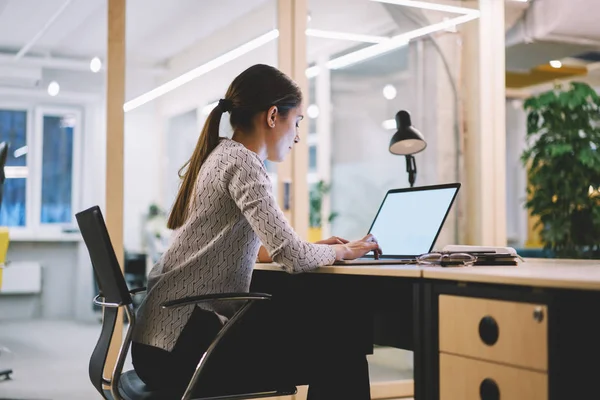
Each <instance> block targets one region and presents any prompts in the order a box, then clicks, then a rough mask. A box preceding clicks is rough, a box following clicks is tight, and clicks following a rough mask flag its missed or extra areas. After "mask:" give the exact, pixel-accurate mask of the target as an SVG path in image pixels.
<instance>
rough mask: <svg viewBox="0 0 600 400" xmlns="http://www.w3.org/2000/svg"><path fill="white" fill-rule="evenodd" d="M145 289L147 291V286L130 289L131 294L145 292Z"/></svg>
mask: <svg viewBox="0 0 600 400" xmlns="http://www.w3.org/2000/svg"><path fill="white" fill-rule="evenodd" d="M145 291H146V288H145V287H139V288H135V289H131V290H130V291H129V294H130V295H132V296H133V295H135V294H138V293H141V292H145Z"/></svg>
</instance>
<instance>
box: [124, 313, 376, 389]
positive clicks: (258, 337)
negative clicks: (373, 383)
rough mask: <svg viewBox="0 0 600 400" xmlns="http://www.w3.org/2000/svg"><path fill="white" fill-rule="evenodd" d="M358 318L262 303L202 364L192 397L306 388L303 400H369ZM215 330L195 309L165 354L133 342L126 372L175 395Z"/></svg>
mask: <svg viewBox="0 0 600 400" xmlns="http://www.w3.org/2000/svg"><path fill="white" fill-rule="evenodd" d="M282 311H283V312H282ZM359 315H360V313H354V314H353V315H352V318H350V319H348V318H335V317H333V318H332V317H331V316H327V315H324V314H321V315H319V313H315V312H309V311H308V310H305V312H290V310H281V309H279V310H278V309H276V308H274V307H273V305H272V304H270V302H265V303H258V304H255V305H253V306H252V307H251V308H250V310H249V311H248V312H247V313H246V314H245V315H244V317H243V318H242V320H241V321H239V322H238V324H236V326H234V327H233V328H232V329H231V330H230V331H229V333H228V334H227V336H226V337H225V338H224V339H223V340H222V341H221V342H220V344H219V346H217V349H216V350H215V352H214V353H213V355H212V356H211V357H210V358H209V360H208V362H207V364H206V367H205V369H204V370H203V373H202V376H201V378H200V380H199V382H198V385H197V390H196V395H197V396H198V397H202V396H205V397H209V396H218V395H232V394H241V393H253V392H264V391H271V390H276V389H278V388H285V387H289V386H298V385H306V384H308V385H309V393H308V399H309V400H322V399H327V400H337V399H344V400H369V399H370V387H369V371H368V365H367V360H366V355H367V353H369V352H372V340H371V338H370V335H369V329H368V325H369V324H368V322H369V321H368V317H367V318H366V319H365V318H362V317H359ZM346 317H347V316H346ZM343 321H345V322H343ZM348 321H350V322H348ZM348 324H350V325H352V326H348ZM365 324H366V325H365ZM220 328H221V322H220V321H219V319H218V318H217V317H216V316H215V315H214V314H213V313H210V312H206V311H203V310H201V309H200V308H196V309H195V310H194V312H193V314H192V317H191V318H190V321H189V322H188V324H187V325H186V326H185V328H184V330H183V332H182V333H181V335H180V337H179V339H178V341H177V343H176V345H175V347H174V349H173V350H172V351H171V352H168V351H165V350H162V349H159V348H156V347H152V346H147V345H143V344H140V343H135V342H134V343H133V344H132V360H133V366H134V369H135V370H136V372H137V374H138V376H139V377H140V378H141V379H142V380H143V381H144V382H145V383H146V384H147V385H148V386H149V387H151V388H152V389H154V390H161V389H167V388H169V389H171V390H173V389H175V390H177V391H181V392H182V391H183V390H184V388H185V387H186V386H187V384H188V383H189V381H190V379H191V376H192V374H193V372H194V370H195V368H196V366H197V364H198V361H199V359H200V357H201V356H202V354H203V353H204V351H205V350H206V349H207V348H208V346H209V345H210V343H211V341H212V340H213V338H214V337H215V335H216V333H217V332H218V330H219V329H220ZM365 328H367V329H365ZM360 332H363V334H360ZM369 349H370V351H369Z"/></svg>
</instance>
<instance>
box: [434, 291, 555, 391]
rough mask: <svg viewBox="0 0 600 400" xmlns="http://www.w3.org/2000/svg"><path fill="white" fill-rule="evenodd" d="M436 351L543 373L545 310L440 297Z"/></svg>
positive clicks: (454, 297)
mask: <svg viewBox="0 0 600 400" xmlns="http://www.w3.org/2000/svg"><path fill="white" fill-rule="evenodd" d="M439 349H440V352H443V353H449V354H454V355H459V356H466V357H469V358H475V359H479V360H484V361H491V362H495V363H501V364H506V365H509V366H515V367H520V368H529V369H533V370H537V371H541V372H544V371H547V370H548V309H547V307H546V306H545V305H540V304H530V303H519V302H510V301H499V300H490V299H482V298H472V297H462V296H452V295H440V296H439ZM505 398H506V397H505ZM509 398H512V397H509Z"/></svg>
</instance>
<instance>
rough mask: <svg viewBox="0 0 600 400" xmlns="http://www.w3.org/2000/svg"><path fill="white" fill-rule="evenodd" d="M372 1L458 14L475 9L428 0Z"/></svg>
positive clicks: (467, 12)
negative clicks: (429, 0) (428, 0)
mask: <svg viewBox="0 0 600 400" xmlns="http://www.w3.org/2000/svg"><path fill="white" fill-rule="evenodd" d="M371 1H377V2H379V3H388V4H395V5H398V6H405V7H415V8H423V9H425V10H435V11H445V12H449V13H456V14H469V13H471V12H473V11H475V10H474V9H472V8H466V7H456V6H448V5H445V4H436V3H429V2H427V1H418V0H371Z"/></svg>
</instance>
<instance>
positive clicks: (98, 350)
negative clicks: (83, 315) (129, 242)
mask: <svg viewBox="0 0 600 400" xmlns="http://www.w3.org/2000/svg"><path fill="white" fill-rule="evenodd" d="M75 218H76V219H77V225H79V230H80V231H81V235H82V236H83V241H84V242H85V245H86V247H87V249H88V252H89V254H90V259H91V261H92V267H93V269H94V275H95V276H96V281H97V282H98V287H99V289H100V295H101V296H102V297H103V299H102V301H103V302H105V303H113V304H120V305H128V304H131V302H132V301H131V295H130V294H129V290H128V289H127V284H126V283H125V278H124V277H123V273H122V271H121V268H120V267H119V262H118V261H117V257H116V255H115V251H114V249H113V246H112V243H111V242H110V237H109V236H108V230H107V229H106V224H105V223H104V218H103V217H102V212H101V211H100V208H99V207H98V206H94V207H91V208H89V209H87V210H84V211H81V212H79V213H77V214H76V215H75ZM117 311H118V308H116V307H114V308H109V307H105V308H104V317H103V320H102V331H101V333H100V338H99V339H98V343H97V344H96V347H95V348H94V351H93V353H92V356H91V358H90V366H89V375H90V380H91V381H92V384H93V385H94V386H95V387H96V389H97V390H98V391H99V392H100V394H103V389H102V384H103V383H104V381H103V371H104V365H105V364H106V357H107V355H108V349H109V346H110V341H111V338H112V336H113V332H114V329H115V325H116V322H117Z"/></svg>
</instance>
